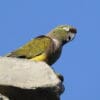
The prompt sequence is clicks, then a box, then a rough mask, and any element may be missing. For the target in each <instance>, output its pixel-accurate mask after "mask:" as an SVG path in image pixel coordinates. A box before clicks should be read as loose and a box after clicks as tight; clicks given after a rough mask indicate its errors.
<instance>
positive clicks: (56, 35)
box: [6, 25, 77, 65]
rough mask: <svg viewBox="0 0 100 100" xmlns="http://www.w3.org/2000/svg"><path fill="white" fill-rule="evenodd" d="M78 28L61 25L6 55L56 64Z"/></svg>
mask: <svg viewBox="0 0 100 100" xmlns="http://www.w3.org/2000/svg"><path fill="white" fill-rule="evenodd" d="M76 33H77V29H76V28H74V27H73V26H71V25H60V26H57V27H55V28H54V29H53V30H51V31H50V32H48V33H47V34H45V35H40V36H37V37H36V38H33V39H32V40H30V41H29V42H27V43H26V44H25V45H23V46H21V47H19V48H18V49H16V50H14V51H12V52H10V53H8V54H7V55H6V57H15V58H22V59H29V60H31V61H36V62H39V61H43V62H45V63H47V64H48V65H52V64H54V63H55V62H56V61H57V60H58V59H59V57H60V55H61V52H62V48H63V46H64V45H65V44H66V43H68V42H70V41H72V40H73V39H74V37H75V35H76Z"/></svg>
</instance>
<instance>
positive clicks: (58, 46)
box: [52, 39, 61, 48]
mask: <svg viewBox="0 0 100 100" xmlns="http://www.w3.org/2000/svg"><path fill="white" fill-rule="evenodd" d="M52 40H53V42H54V44H55V47H56V48H60V47H61V43H60V42H59V41H58V40H57V39H52Z"/></svg>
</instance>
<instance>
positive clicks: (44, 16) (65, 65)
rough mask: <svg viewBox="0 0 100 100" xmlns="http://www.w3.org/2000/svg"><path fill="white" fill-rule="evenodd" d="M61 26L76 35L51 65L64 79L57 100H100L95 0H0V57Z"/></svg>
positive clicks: (99, 15) (99, 9)
mask: <svg viewBox="0 0 100 100" xmlns="http://www.w3.org/2000/svg"><path fill="white" fill-rule="evenodd" d="M62 24H69V25H73V26H74V27H76V28H77V30H78V33H77V36H76V38H75V39H74V40H73V41H72V42H70V43H68V44H67V45H66V46H64V48H63V52H62V56H61V58H60V59H59V60H58V61H57V62H56V63H55V64H54V65H53V67H54V69H55V70H56V71H57V72H59V73H61V74H62V75H63V76H64V85H65V88H66V89H65V92H64V93H63V94H62V96H61V100H100V32H99V30H100V1H99V0H48V1H47V0H0V48H1V49H0V55H1V56H2V55H5V54H7V53H8V52H11V51H12V50H15V49H16V48H18V47H20V46H21V45H23V44H25V43H26V42H28V41H29V40H30V39H32V38H34V37H36V36H38V35H42V34H45V33H48V32H49V31H50V30H51V29H53V28H54V27H56V26H58V25H62Z"/></svg>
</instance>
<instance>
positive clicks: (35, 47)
mask: <svg viewBox="0 0 100 100" xmlns="http://www.w3.org/2000/svg"><path fill="white" fill-rule="evenodd" d="M52 47H53V41H52V39H51V38H49V37H47V36H44V35H43V36H39V37H37V38H35V39H33V40H31V41H30V42H28V43H27V44H25V45H24V46H22V47H21V48H19V49H17V50H15V51H13V52H11V53H9V54H8V55H6V56H7V57H17V58H27V59H30V58H33V57H35V56H38V55H41V54H42V53H44V52H46V51H48V49H50V48H52Z"/></svg>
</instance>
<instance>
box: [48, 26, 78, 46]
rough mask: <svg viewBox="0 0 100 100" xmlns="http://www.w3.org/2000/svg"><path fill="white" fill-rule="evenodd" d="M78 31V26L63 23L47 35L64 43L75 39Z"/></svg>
mask: <svg viewBox="0 0 100 100" xmlns="http://www.w3.org/2000/svg"><path fill="white" fill-rule="evenodd" d="M76 33H77V30H76V28H74V27H72V26H69V25H61V26H58V27H56V28H55V29H53V30H52V31H51V32H50V33H48V34H47V35H48V36H49V37H51V38H52V39H55V40H58V41H59V42H60V43H61V44H62V45H64V44H65V43H67V42H69V41H71V40H73V39H74V37H75V35H76Z"/></svg>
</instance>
